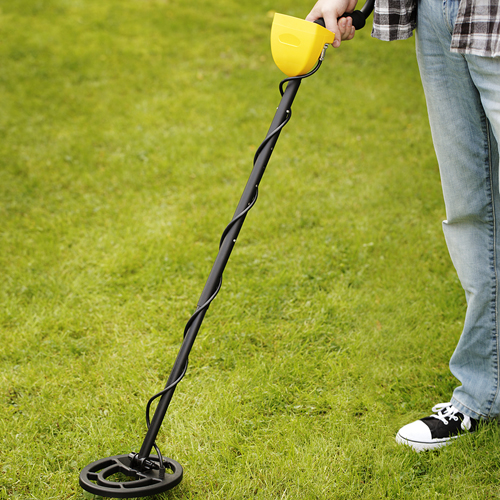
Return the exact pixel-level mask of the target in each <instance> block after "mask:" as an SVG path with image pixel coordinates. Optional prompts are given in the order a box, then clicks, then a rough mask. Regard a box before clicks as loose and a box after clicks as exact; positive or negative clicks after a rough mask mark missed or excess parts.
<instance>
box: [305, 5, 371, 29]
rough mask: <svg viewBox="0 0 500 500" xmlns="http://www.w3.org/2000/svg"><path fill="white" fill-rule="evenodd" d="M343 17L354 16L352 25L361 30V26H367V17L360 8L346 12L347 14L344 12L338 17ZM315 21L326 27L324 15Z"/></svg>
mask: <svg viewBox="0 0 500 500" xmlns="http://www.w3.org/2000/svg"><path fill="white" fill-rule="evenodd" d="M343 17H352V25H353V26H354V27H355V28H356V29H357V30H360V29H361V28H364V27H365V24H366V17H365V15H364V14H363V13H362V12H361V11H360V10H355V11H354V12H346V13H345V14H342V15H341V16H340V17H339V18H338V19H341V18H343ZM314 22H315V23H316V24H319V25H320V26H323V28H326V26H325V20H324V19H323V18H322V17H320V18H319V19H316V21H314Z"/></svg>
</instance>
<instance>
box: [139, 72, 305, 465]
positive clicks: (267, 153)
mask: <svg viewBox="0 0 500 500" xmlns="http://www.w3.org/2000/svg"><path fill="white" fill-rule="evenodd" d="M300 82H301V79H296V80H291V81H289V82H288V84H287V86H286V89H285V92H284V93H283V96H282V98H281V101H280V104H279V106H278V109H277V111H276V114H275V115H274V119H273V121H272V123H271V126H270V128H269V132H268V135H267V137H270V136H271V134H272V136H271V137H270V138H269V140H268V141H267V142H266V144H265V145H264V147H263V148H262V150H261V151H260V154H259V155H258V157H257V159H256V160H255V163H254V167H253V170H252V173H251V174H250V178H249V179H248V182H247V184H246V186H245V189H244V191H243V194H242V196H241V199H240V202H239V203H238V207H237V208H236V211H235V214H234V217H233V221H234V224H233V225H232V226H231V227H230V229H229V230H228V231H227V234H226V236H225V238H224V240H223V241H222V244H221V246H220V248H219V253H218V254H217V257H216V258H215V262H214V265H213V267H212V270H211V271H210V275H209V276H208V279H207V282H206V284H205V287H204V288H203V291H202V293H201V296H200V299H199V301H198V309H200V308H201V307H202V306H203V305H204V304H206V303H207V302H208V301H209V300H210V298H211V297H212V296H213V295H214V293H215V292H216V291H217V288H218V287H219V283H220V280H221V278H222V273H223V272H224V269H225V267H226V264H227V261H228V260H229V256H230V255H231V252H232V250H233V247H234V245H235V243H236V239H237V238H238V234H239V232H240V229H241V227H242V226H243V222H244V221H245V217H246V213H243V212H244V211H245V210H246V209H247V208H248V207H249V206H250V205H251V204H252V202H253V200H254V198H255V195H256V193H257V189H258V186H259V183H260V181H261V179H262V176H263V175H264V172H265V170H266V167H267V164H268V162H269V159H270V158H271V154H272V152H273V149H274V146H275V144H276V141H277V140H278V137H279V135H280V133H281V129H280V126H282V125H283V124H284V123H285V122H286V121H287V120H288V117H289V114H290V113H291V106H292V103H293V100H294V99H295V96H296V94H297V91H298V89H299V86H300ZM276 130H277V132H276ZM240 214H243V215H241V216H240ZM236 218H238V219H237V220H235V219H236ZM207 309H208V306H207V307H204V308H203V310H200V311H199V312H198V314H197V315H196V317H195V318H194V320H193V323H192V324H191V326H190V328H189V330H188V331H187V333H186V335H185V337H184V341H183V343H182V346H181V348H180V350H179V353H178V355H177V358H176V360H175V363H174V367H173V368H172V371H171V373H170V376H169V377H168V381H167V384H166V385H165V387H169V386H170V385H172V384H173V386H172V387H171V388H170V389H169V390H168V391H166V392H165V393H164V394H163V395H162V396H161V398H160V400H159V402H158V406H157V407H156V411H155V413H154V415H153V418H152V419H151V423H150V426H149V429H148V432H147V434H146V437H145V438H144V441H143V443H142V446H141V449H140V451H139V453H138V455H137V459H138V460H140V459H144V458H146V457H148V456H149V454H150V452H151V449H152V448H153V446H154V444H155V441H156V436H157V435H158V432H159V430H160V427H161V424H162V422H163V419H164V417H165V414H166V412H167V409H168V406H169V404H170V401H171V399H172V396H173V394H174V391H175V387H176V385H177V384H176V383H175V382H176V381H177V380H178V379H179V378H181V377H182V373H183V371H184V368H185V366H186V363H187V361H188V357H189V353H190V352H191V348H192V347H193V344H194V341H195V339H196V336H197V334H198V331H199V329H200V327H201V324H202V322H203V319H204V318H205V314H206V312H207Z"/></svg>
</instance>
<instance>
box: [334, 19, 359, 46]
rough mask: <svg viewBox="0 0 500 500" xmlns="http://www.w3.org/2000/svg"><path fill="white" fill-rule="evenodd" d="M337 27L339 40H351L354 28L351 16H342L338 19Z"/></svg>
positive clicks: (354, 31)
mask: <svg viewBox="0 0 500 500" xmlns="http://www.w3.org/2000/svg"><path fill="white" fill-rule="evenodd" d="M338 27H339V31H340V39H341V40H352V39H353V38H354V35H355V34H356V28H355V27H354V26H353V25H352V17H342V18H341V19H339V21H338ZM339 45H340V43H339Z"/></svg>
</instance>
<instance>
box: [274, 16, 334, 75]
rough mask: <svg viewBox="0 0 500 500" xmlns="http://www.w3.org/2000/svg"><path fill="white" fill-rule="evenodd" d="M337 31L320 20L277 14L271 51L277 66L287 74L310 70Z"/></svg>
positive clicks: (302, 72)
mask: <svg viewBox="0 0 500 500" xmlns="http://www.w3.org/2000/svg"><path fill="white" fill-rule="evenodd" d="M334 38H335V34H334V33H332V32H331V31H330V30H327V29H326V28H323V27H322V26H320V25H319V24H316V23H311V22H309V21H305V20H304V19H299V18H297V17H292V16H286V15H285V14H278V13H276V14H274V19H273V25H272V27H271V52H272V55H273V59H274V62H275V63H276V66H278V68H279V69H280V70H281V71H283V73H285V75H287V76H290V77H292V76H299V75H305V74H306V73H308V72H309V71H310V70H311V69H312V68H313V66H314V65H315V64H316V63H317V62H318V59H319V58H320V55H321V52H322V51H323V48H324V47H325V45H328V44H331V43H333V39H334Z"/></svg>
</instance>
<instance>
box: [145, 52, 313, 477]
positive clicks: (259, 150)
mask: <svg viewBox="0 0 500 500" xmlns="http://www.w3.org/2000/svg"><path fill="white" fill-rule="evenodd" d="M321 63H322V58H320V60H318V63H317V65H316V66H315V67H314V68H313V69H312V70H311V71H310V72H309V73H307V74H305V75H299V76H293V77H289V78H285V79H284V80H282V81H281V82H280V84H279V91H280V94H281V96H282V97H283V95H284V93H285V89H286V87H284V85H285V84H286V83H288V82H291V81H293V80H302V79H303V78H307V77H309V76H311V75H313V74H314V73H316V71H318V69H319V67H320V66H321ZM291 117H292V110H291V109H290V108H289V109H287V110H286V117H285V119H284V120H283V122H282V123H281V124H280V125H278V126H277V127H276V128H275V129H274V130H272V131H270V132H269V133H268V135H267V137H266V138H265V139H264V140H263V141H262V143H261V144H260V146H259V147H258V148H257V151H256V152H255V155H254V159H253V165H254V166H255V164H256V162H257V159H258V158H259V156H260V154H261V153H262V150H263V149H264V147H265V146H266V145H267V144H268V142H269V141H270V140H271V139H272V138H273V137H274V136H275V135H276V134H279V133H280V132H281V130H282V129H283V127H284V126H285V125H286V124H287V123H288V122H289V121H290V119H291ZM258 194H259V190H258V186H255V188H254V192H253V199H252V201H251V202H250V203H249V204H248V206H247V207H246V208H245V209H244V210H242V211H241V212H240V213H239V214H236V215H235V216H234V217H233V219H232V220H231V222H230V223H229V224H228V225H227V227H226V228H225V229H224V231H223V233H222V236H221V238H220V242H219V250H220V248H221V247H222V244H223V243H224V240H225V238H226V236H227V235H228V233H229V231H230V230H231V229H232V228H233V227H234V224H235V223H236V222H237V221H239V220H240V219H241V218H242V217H245V216H246V214H247V213H248V212H249V211H250V209H251V208H252V207H253V206H254V205H255V203H256V201H257V197H258ZM221 287H222V275H221V276H220V279H219V283H218V284H217V287H216V289H215V291H214V292H213V294H212V295H211V296H210V297H209V298H208V300H206V302H205V303H204V304H201V305H198V307H197V308H196V311H195V312H194V313H193V315H192V316H191V317H190V318H189V320H188V322H187V323H186V326H185V328H184V335H183V338H184V339H185V338H186V335H187V333H188V332H189V329H190V328H191V325H192V324H193V322H194V321H195V319H196V318H197V317H198V316H199V315H200V314H201V313H203V312H205V311H206V310H207V309H208V308H209V307H210V304H211V303H212V302H213V300H214V299H215V297H216V296H217V294H218V293H219V290H220V289H221ZM187 368H188V360H186V363H185V365H184V367H183V369H182V373H181V374H180V375H179V377H177V379H176V380H174V381H173V382H172V383H170V384H169V385H168V386H166V387H165V388H164V389H163V390H162V391H160V392H158V393H157V394H155V395H154V396H152V397H151V398H150V399H149V401H148V402H147V404H146V425H147V428H148V429H149V427H150V425H151V420H150V411H151V405H152V403H153V402H154V401H155V400H156V399H158V398H161V397H162V396H163V395H164V394H166V393H167V392H168V391H170V390H172V389H174V388H175V387H176V386H177V384H179V382H180V381H181V380H182V379H183V378H184V375H185V374H186V371H187ZM153 446H154V449H155V450H156V453H157V455H158V459H159V464H160V470H164V469H165V467H164V464H163V457H162V453H161V451H160V449H159V448H158V446H157V444H156V441H155V442H154V444H153Z"/></svg>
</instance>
